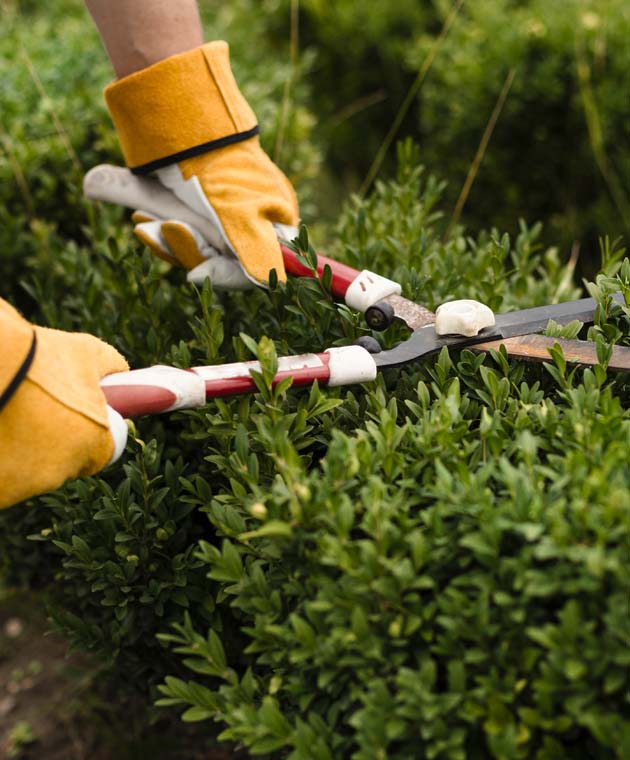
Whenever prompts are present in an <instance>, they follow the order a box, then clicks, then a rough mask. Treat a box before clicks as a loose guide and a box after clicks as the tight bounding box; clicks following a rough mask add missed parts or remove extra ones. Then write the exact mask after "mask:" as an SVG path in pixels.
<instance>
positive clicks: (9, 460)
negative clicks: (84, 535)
mask: <svg viewBox="0 0 630 760" xmlns="http://www.w3.org/2000/svg"><path fill="white" fill-rule="evenodd" d="M126 369H128V365H127V362H126V361H125V360H124V359H123V357H122V356H121V355H120V354H119V353H118V352H117V351H116V350H115V349H114V348H112V346H109V345H108V344H107V343H103V341H101V340H99V339H98V338H95V337H93V336H92V335H86V334H84V333H67V332H62V331H61V330H51V329H48V328H45V327H34V326H33V325H31V324H29V323H28V322H27V321H26V320H25V319H23V318H22V317H21V316H20V315H19V314H18V313H17V311H15V309H13V307H11V306H9V304H8V303H6V302H5V301H2V300H1V299H0V507H8V506H10V505H11V504H15V503H16V502H18V501H21V500H22V499H25V498H27V497H28V496H32V495H34V494H37V493H43V492H45V491H51V490H53V489H55V488H57V487H58V486H60V485H61V484H62V483H63V482H64V481H65V480H67V479H68V478H74V477H81V476H84V475H92V474H93V473H95V472H97V471H98V470H100V469H101V468H102V467H104V466H105V465H106V464H108V463H109V462H110V461H113V460H114V459H115V458H116V457H117V455H118V456H119V455H120V453H121V450H122V448H124V441H125V439H126V424H125V423H124V421H123V420H122V418H121V417H120V415H118V413H117V412H114V411H113V410H112V409H110V408H109V407H108V406H107V405H106V403H105V396H104V395H103V392H102V391H101V389H100V386H99V381H100V379H101V378H102V377H103V376H105V375H107V374H109V373H111V372H118V371H124V370H126Z"/></svg>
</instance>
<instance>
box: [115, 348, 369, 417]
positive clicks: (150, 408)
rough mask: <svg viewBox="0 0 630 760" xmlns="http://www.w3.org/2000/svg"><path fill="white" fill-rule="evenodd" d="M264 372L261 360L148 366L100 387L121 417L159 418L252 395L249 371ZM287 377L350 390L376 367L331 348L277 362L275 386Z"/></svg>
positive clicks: (350, 351) (362, 355) (365, 356)
mask: <svg viewBox="0 0 630 760" xmlns="http://www.w3.org/2000/svg"><path fill="white" fill-rule="evenodd" d="M252 370H255V371H260V364H259V362H257V361H251V362H239V363H236V364H219V365H215V366H209V367H194V368H193V369H189V370H184V369H177V368H175V367H163V366H159V365H158V366H156V367H147V368H146V369H136V370H132V371H131V372H117V373H115V374H113V375H108V376H107V377H104V378H103V380H102V381H101V388H102V389H103V393H104V394H105V398H106V399H107V403H108V404H109V405H110V406H111V407H113V408H114V409H115V410H116V411H117V412H119V413H120V414H122V416H123V417H138V416H140V415H143V414H159V413H161V412H172V411H175V410H176V409H195V408H198V407H200V406H203V405H204V404H205V403H206V401H207V400H208V399H211V398H217V397H220V396H234V395H238V394H241V393H254V392H255V391H256V384H255V382H254V380H253V378H252V376H251V371H252ZM286 377H291V378H293V385H294V386H301V385H310V384H311V383H313V382H314V381H315V380H317V381H318V382H319V383H321V384H322V385H332V386H334V385H350V384H352V383H363V382H368V381H370V380H374V378H375V377H376V363H375V361H374V359H373V358H372V356H371V355H370V354H369V353H368V352H367V351H366V350H365V349H363V348H361V347H360V346H345V347H340V348H331V349H329V350H328V351H326V352H324V353H322V354H301V355H299V356H285V357H282V358H280V359H278V371H277V373H276V375H275V377H274V379H273V385H276V384H277V383H279V382H280V381H281V380H284V379H285V378H286Z"/></svg>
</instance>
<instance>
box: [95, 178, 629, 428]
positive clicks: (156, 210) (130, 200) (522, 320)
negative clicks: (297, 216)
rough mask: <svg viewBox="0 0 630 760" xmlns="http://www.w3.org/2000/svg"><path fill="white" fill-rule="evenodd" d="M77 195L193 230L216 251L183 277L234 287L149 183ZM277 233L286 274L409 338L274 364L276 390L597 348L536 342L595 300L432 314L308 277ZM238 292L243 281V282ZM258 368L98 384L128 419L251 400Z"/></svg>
mask: <svg viewBox="0 0 630 760" xmlns="http://www.w3.org/2000/svg"><path fill="white" fill-rule="evenodd" d="M84 192H85V194H86V196H87V197H89V198H93V199H95V200H104V201H108V202H111V203H117V204H119V205H125V206H129V207H130V208H133V209H139V208H140V209H143V211H146V212H148V213H149V214H152V215H154V216H155V217H156V218H160V219H177V220H180V221H182V222H184V223H186V224H189V225H191V226H192V227H194V228H196V229H197V230H198V231H199V232H200V233H201V234H202V235H203V236H204V238H205V239H206V240H207V241H208V242H209V243H210V245H211V246H216V247H215V248H212V251H213V253H212V254H211V255H210V257H209V260H208V262H207V263H206V262H204V263H203V264H201V265H200V266H199V267H197V270H199V271H197V272H196V271H195V270H192V272H190V273H189V279H191V280H192V281H201V280H203V278H205V277H206V276H209V275H210V274H211V273H212V272H215V273H216V272H217V271H220V272H221V273H222V275H221V276H223V277H224V279H225V280H226V281H227V282H228V283H230V284H228V287H238V284H236V283H238V282H239V273H238V267H239V264H238V262H237V261H236V259H231V258H228V257H226V255H225V253H224V252H222V251H221V250H220V248H219V246H220V238H219V236H218V235H217V232H216V229H214V228H213V226H212V223H211V221H210V220H209V219H207V218H205V217H202V216H199V215H197V214H196V213H195V212H194V211H192V210H191V209H190V208H188V207H186V206H184V204H182V203H180V202H179V201H178V200H177V199H176V198H175V197H174V196H173V195H172V194H171V193H170V192H169V191H167V190H166V189H165V188H163V187H162V186H161V185H159V183H158V182H157V181H156V180H152V179H151V178H145V177H142V178H141V177H137V176H135V175H133V174H131V173H130V172H129V171H128V170H126V169H122V168H120V167H114V166H109V165H101V166H97V167H95V168H94V169H92V170H91V171H90V172H88V174H87V175H86V177H85V180H84ZM276 228H277V229H276V231H277V234H278V239H279V244H280V247H281V250H282V255H283V260H284V265H285V268H286V271H287V273H288V274H290V275H293V276H298V277H300V276H301V277H317V276H319V277H321V276H322V275H323V273H324V270H325V268H326V267H329V268H330V273H331V278H330V288H331V292H332V295H333V296H334V297H335V298H337V299H338V300H340V301H342V302H344V303H345V304H346V305H347V306H348V307H350V308H352V309H355V310H357V311H360V312H362V313H363V314H364V316H365V319H366V322H367V324H368V325H369V326H370V327H371V328H372V329H374V330H384V329H386V328H387V327H388V326H389V325H391V324H392V323H393V322H394V320H397V321H400V322H403V323H404V324H405V325H407V327H408V328H409V329H410V330H411V331H412V332H411V335H410V337H409V338H408V339H407V340H405V341H403V342H401V343H399V344H398V345H396V346H394V347H393V348H391V349H387V350H381V349H380V346H379V344H378V342H377V341H376V340H375V339H373V338H371V337H369V336H365V338H363V339H360V340H359V342H358V345H353V346H343V347H336V348H330V349H328V350H327V351H324V352H322V353H311V354H301V355H298V356H287V357H281V358H279V359H278V370H277V374H276V376H275V378H274V380H273V383H274V384H276V383H278V382H280V381H281V380H283V379H285V378H287V377H291V378H292V380H293V385H294V386H302V385H310V384H311V383H313V382H314V381H315V380H317V381H318V382H319V383H320V385H328V386H331V387H334V386H342V385H351V384H355V383H364V382H369V381H372V380H374V379H375V378H376V375H377V373H378V372H379V371H382V370H384V369H387V368H389V367H400V366H403V365H406V364H409V363H412V362H415V361H419V360H422V359H423V358H425V357H427V356H430V355H432V354H435V353H437V352H439V351H440V350H441V349H442V348H443V347H445V346H446V347H448V348H454V349H459V348H464V347H470V349H471V350H473V351H476V352H481V351H484V352H486V351H490V350H498V349H499V348H500V347H501V346H504V347H505V349H506V351H507V353H508V355H509V356H512V357H514V358H519V359H526V360H530V361H545V360H548V359H549V358H550V354H549V349H550V348H553V347H554V346H555V345H556V344H558V345H559V346H560V347H561V348H562V350H563V352H564V355H565V357H566V359H567V361H569V362H571V363H575V364H579V365H585V366H589V365H594V364H597V363H598V359H597V355H596V349H595V344H594V343H592V342H590V341H583V340H562V339H558V338H550V337H546V336H543V335H538V334H536V333H537V332H538V331H540V330H542V329H544V328H545V327H546V326H547V324H548V322H549V320H551V319H553V320H554V321H555V322H556V323H558V324H559V325H566V324H568V323H569V322H571V321H573V320H579V321H580V322H583V323H585V324H592V323H593V321H594V317H595V309H596V306H597V304H596V301H595V299H593V298H582V299H579V300H575V301H567V302H564V303H559V304H551V305H549V306H538V307H534V308H531V309H523V310H520V311H512V312H508V313H505V314H496V315H494V314H493V313H492V312H491V311H490V309H489V308H488V307H487V306H485V305H483V304H479V303H478V302H476V301H468V300H464V301H454V302H449V303H446V304H443V305H442V306H440V307H439V308H438V309H437V310H436V312H435V313H434V312H432V311H430V310H429V309H426V308H425V307H424V306H421V305H420V304H416V303H414V302H413V301H410V300H408V299H406V298H404V297H403V296H401V286H400V285H399V284H398V283H396V282H394V281H393V280H390V279H388V278H386V277H383V276H381V275H378V274H376V273H374V272H370V271H369V270H363V271H362V272H359V271H358V270H356V269H354V268H352V267H350V266H348V265H347V264H342V263H341V262H338V261H335V260H334V259H331V258H328V257H326V256H322V255H319V254H318V256H317V270H316V271H313V270H312V269H310V268H309V267H307V266H305V264H304V263H303V261H302V260H301V259H300V257H299V256H298V254H297V253H296V252H295V251H293V250H292V249H291V248H290V247H289V246H288V244H287V241H289V240H292V239H293V238H295V237H297V234H298V231H297V229H295V228H288V227H286V226H283V225H276ZM217 267H218V268H217ZM226 271H227V275H226V274H225V272H226ZM241 284H242V285H244V284H245V283H244V282H243V281H241ZM619 298H621V297H620V295H619ZM608 366H609V368H610V369H613V370H618V371H626V372H628V371H630V348H626V347H619V346H615V347H613V349H612V355H611V358H610V361H609V364H608ZM260 369H261V367H260V364H259V362H257V361H248V362H237V363H233V364H224V365H212V366H205V367H193V368H191V369H188V370H183V369H177V368H175V367H167V366H162V365H157V366H153V367H147V368H144V369H137V370H131V371H129V372H120V373H116V374H112V375H109V376H107V377H105V378H103V380H102V381H101V386H102V388H103V391H104V393H105V396H106V398H107V403H108V404H109V405H110V406H112V407H113V408H114V409H116V410H117V411H118V412H120V414H122V415H123V416H124V417H132V416H139V415H143V414H156V413H161V412H170V411H175V410H177V409H191V408H197V407H200V406H203V405H204V404H205V403H206V402H207V401H208V400H209V399H212V398H216V397H221V396H232V395H237V394H242V393H250V392H255V391H256V384H255V382H254V379H253V377H252V374H251V373H252V371H260Z"/></svg>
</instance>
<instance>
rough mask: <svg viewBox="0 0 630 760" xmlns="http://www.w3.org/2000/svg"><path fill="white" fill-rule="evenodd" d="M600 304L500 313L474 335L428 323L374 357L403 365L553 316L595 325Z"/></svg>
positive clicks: (540, 325) (522, 331) (521, 331)
mask: <svg viewBox="0 0 630 760" xmlns="http://www.w3.org/2000/svg"><path fill="white" fill-rule="evenodd" d="M614 298H615V300H618V301H620V302H621V301H622V296H621V294H620V293H616V294H615V295H614ZM596 307H597V303H596V301H595V299H594V298H581V299H579V300H577V301H566V302H565V303H558V304H551V305H549V306H536V307H534V308H533V309H522V310H521V311H511V312H507V313H506V314H497V315H496V324H495V326H494V327H491V328H486V329H485V330H482V331H481V332H480V333H479V335H475V336H474V337H472V338H469V337H464V336H461V335H449V336H439V335H437V334H436V332H435V328H434V326H433V325H427V326H426V327H421V328H419V329H418V330H416V331H415V332H414V333H413V334H412V335H411V337H410V338H409V340H406V341H405V342H404V343H400V344H399V345H397V346H395V347H394V348H392V349H390V350H388V351H381V353H379V354H375V356H374V360H375V362H376V365H377V366H378V367H399V366H401V365H402V364H407V363H409V362H412V361H417V360H418V359H422V358H424V357H425V356H430V355H431V354H435V353H437V352H438V351H440V350H441V349H442V348H443V347H444V346H449V347H453V348H463V347H464V346H471V345H475V344H476V343H484V342H486V341H488V340H496V339H497V338H512V337H514V336H518V335H528V334H529V333H535V332H537V331H539V330H542V329H544V328H545V327H546V326H547V323H548V322H549V320H550V319H553V320H554V321H555V322H557V323H558V324H560V325H566V324H568V323H569V322H572V321H573V320H574V319H577V320H579V321H580V322H584V323H585V324H592V322H593V319H594V316H595V309H596Z"/></svg>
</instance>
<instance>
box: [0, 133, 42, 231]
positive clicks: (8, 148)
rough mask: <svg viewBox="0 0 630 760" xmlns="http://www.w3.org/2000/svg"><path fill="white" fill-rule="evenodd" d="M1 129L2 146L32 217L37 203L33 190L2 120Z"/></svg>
mask: <svg viewBox="0 0 630 760" xmlns="http://www.w3.org/2000/svg"><path fill="white" fill-rule="evenodd" d="M0 130H2V135H1V142H2V148H3V150H4V152H5V153H6V155H7V158H8V160H9V164H11V169H12V170H13V176H14V177H15V181H16V183H17V186H18V187H19V188H20V193H21V194H22V198H23V199H24V203H25V204H26V208H27V210H28V214H29V216H30V217H31V218H32V217H34V216H35V203H34V201H33V196H32V195H31V191H30V190H29V187H28V182H27V181H26V177H25V176H24V172H23V171H22V167H21V166H20V162H19V160H18V157H17V156H16V154H15V151H14V150H13V139H12V138H11V135H10V134H9V133H8V132H7V130H6V128H5V126H4V124H2V122H0Z"/></svg>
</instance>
